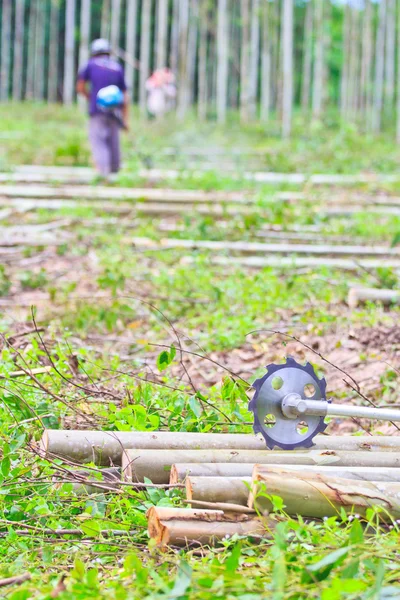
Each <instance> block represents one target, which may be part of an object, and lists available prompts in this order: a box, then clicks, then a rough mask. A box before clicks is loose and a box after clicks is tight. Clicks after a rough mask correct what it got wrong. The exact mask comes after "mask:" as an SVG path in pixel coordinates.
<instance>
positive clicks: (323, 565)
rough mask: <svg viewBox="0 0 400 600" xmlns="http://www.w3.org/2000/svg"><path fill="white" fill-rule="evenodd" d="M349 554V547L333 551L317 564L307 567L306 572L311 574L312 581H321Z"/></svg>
mask: <svg viewBox="0 0 400 600" xmlns="http://www.w3.org/2000/svg"><path fill="white" fill-rule="evenodd" d="M348 553H349V547H348V546H345V547H344V548H339V549H338V550H334V551H333V552H331V553H330V554H327V555H326V556H324V558H322V559H321V560H319V561H318V562H316V563H314V564H312V565H308V566H307V567H306V570H307V572H308V573H309V574H311V576H312V579H314V580H316V581H323V580H324V579H326V578H327V577H328V575H329V573H330V572H331V571H332V569H333V568H334V567H337V566H338V565H339V564H340V563H341V562H343V560H344V559H345V558H346V556H347V554H348Z"/></svg>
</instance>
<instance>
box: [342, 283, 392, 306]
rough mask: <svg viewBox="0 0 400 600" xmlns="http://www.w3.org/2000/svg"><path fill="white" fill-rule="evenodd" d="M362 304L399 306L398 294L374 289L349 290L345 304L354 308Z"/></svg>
mask: <svg viewBox="0 0 400 600" xmlns="http://www.w3.org/2000/svg"><path fill="white" fill-rule="evenodd" d="M363 302H381V303H382V304H384V305H391V304H400V292H399V291H397V290H380V289H375V288H358V287H354V288H350V290H349V295H348V300H347V304H348V305H349V306H350V308H356V307H357V306H358V305H359V304H360V303H363Z"/></svg>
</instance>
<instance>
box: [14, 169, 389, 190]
mask: <svg viewBox="0 0 400 600" xmlns="http://www.w3.org/2000/svg"><path fill="white" fill-rule="evenodd" d="M84 169H85V170H86V172H90V173H91V174H92V176H93V174H94V172H93V170H92V169H88V168H85V167H45V166H38V165H21V166H20V167H18V171H19V172H24V173H27V172H30V173H44V174H49V173H51V174H52V175H54V174H55V175H57V174H59V173H62V172H64V173H65V172H68V173H71V174H72V175H73V173H76V172H83V170H84ZM206 172H207V171H204V170H203V169H196V171H189V170H188V171H183V170H175V169H141V170H140V171H139V173H138V176H139V177H144V178H147V179H150V180H153V181H156V180H163V179H180V178H185V177H190V178H192V177H196V176H197V177H203V176H204V173H206ZM235 179H246V180H248V181H255V182H260V183H282V184H288V183H290V184H294V185H296V184H297V185H302V184H305V183H308V184H309V185H318V186H319V185H329V186H335V185H339V186H342V185H357V184H369V183H372V184H383V183H397V182H399V181H400V175H398V174H384V173H377V174H374V173H360V174H355V175H337V174H328V173H327V174H319V173H316V174H313V175H306V174H303V173H274V172H270V171H253V172H245V173H240V174H237V175H236V177H235Z"/></svg>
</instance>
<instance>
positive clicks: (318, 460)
mask: <svg viewBox="0 0 400 600" xmlns="http://www.w3.org/2000/svg"><path fill="white" fill-rule="evenodd" d="M179 462H186V463H197V464H198V463H225V462H230V463H246V462H247V463H250V462H253V463H254V464H256V463H259V464H264V465H290V464H295V465H305V466H328V465H332V466H337V467H380V468H386V467H400V452H360V451H355V452H348V451H344V452H343V451H334V450H325V451H320V450H309V451H307V450H306V451H302V452H301V451H297V450H296V451H282V452H277V451H275V450H267V449H265V448H264V449H263V450H240V449H232V448H229V449H227V448H221V449H218V450H215V449H212V450H210V449H202V450H179V449H177V450H173V449H169V451H168V452H165V451H164V450H150V449H138V448H135V449H128V450H125V451H124V452H123V456H122V476H123V477H124V478H125V479H126V480H127V481H133V482H135V481H137V482H140V483H141V482H143V481H144V478H145V477H147V478H148V479H150V480H151V481H152V482H153V483H157V484H165V483H168V482H169V478H170V471H171V467H172V465H173V464H176V463H179Z"/></svg>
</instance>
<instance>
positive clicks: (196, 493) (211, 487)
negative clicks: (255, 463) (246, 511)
mask: <svg viewBox="0 0 400 600" xmlns="http://www.w3.org/2000/svg"><path fill="white" fill-rule="evenodd" d="M251 482H252V479H251V477H187V478H186V499H187V500H188V501H189V500H200V501H202V502H226V503H232V504H240V505H243V506H246V504H247V500H248V497H249V489H250V485H251Z"/></svg>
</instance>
